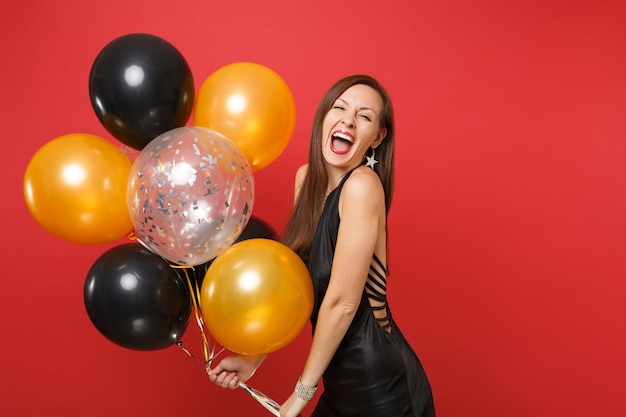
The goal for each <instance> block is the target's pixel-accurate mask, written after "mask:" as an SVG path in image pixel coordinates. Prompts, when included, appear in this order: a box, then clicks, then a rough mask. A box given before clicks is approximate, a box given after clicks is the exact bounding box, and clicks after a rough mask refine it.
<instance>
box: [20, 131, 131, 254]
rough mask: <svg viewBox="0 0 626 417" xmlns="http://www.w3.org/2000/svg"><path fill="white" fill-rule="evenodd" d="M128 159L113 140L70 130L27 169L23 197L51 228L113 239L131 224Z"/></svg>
mask: <svg viewBox="0 0 626 417" xmlns="http://www.w3.org/2000/svg"><path fill="white" fill-rule="evenodd" d="M130 169H131V162H130V160H129V159H128V158H127V157H126V155H124V153H123V152H122V151H121V150H120V149H119V148H118V147H116V146H115V145H113V144H112V143H111V142H109V141H107V140H106V139H103V138H101V137H98V136H94V135H89V134H84V133H72V134H68V135H63V136H60V137H57V138H55V139H53V140H51V141H50V142H48V143H46V144H45V145H43V146H42V147H41V148H40V149H39V150H38V151H37V152H36V153H35V155H34V156H33V157H32V159H31V160H30V162H29V164H28V166H27V168H26V172H25V174H24V198H25V200H26V205H27V206H28V209H29V211H30V213H31V214H32V216H33V217H34V218H35V220H36V221H37V222H38V223H39V224H40V225H41V226H42V227H43V228H44V229H45V230H47V231H48V232H49V233H51V234H53V235H55V236H57V237H59V238H61V239H63V240H67V241H70V242H73V243H84V244H91V243H93V244H97V243H108V242H113V241H115V240H118V239H120V238H122V237H123V236H125V235H128V234H129V233H130V232H131V230H132V228H133V226H132V223H131V220H130V216H129V215H128V210H127V204H126V187H127V183H128V175H129V173H130Z"/></svg>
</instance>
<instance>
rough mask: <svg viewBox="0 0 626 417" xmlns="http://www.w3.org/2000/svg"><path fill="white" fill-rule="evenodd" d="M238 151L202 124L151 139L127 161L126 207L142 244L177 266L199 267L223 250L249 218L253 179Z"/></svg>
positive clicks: (230, 142)
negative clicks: (134, 158) (130, 165)
mask: <svg viewBox="0 0 626 417" xmlns="http://www.w3.org/2000/svg"><path fill="white" fill-rule="evenodd" d="M252 175H253V174H252V170H251V168H250V165H249V163H248V161H247V159H246V157H245V156H244V155H243V153H242V152H241V150H240V149H239V147H238V146H237V145H236V144H235V143H234V142H233V141H231V140H230V139H228V138H227V137H225V136H224V135H222V134H220V133H218V132H216V131H213V130H211V129H207V128H202V127H190V126H187V127H179V128H176V129H172V130H170V131H168V132H165V133H163V134H161V135H159V136H158V137H156V138H155V139H154V140H152V141H151V142H150V143H149V144H148V145H146V147H145V148H143V149H142V151H141V153H140V154H139V155H138V156H137V159H136V160H135V162H134V163H133V166H132V168H131V172H130V175H129V181H128V192H127V201H128V210H129V213H130V217H131V220H132V222H133V225H134V227H135V230H136V231H137V234H138V236H139V238H140V239H141V240H142V241H143V243H144V244H145V245H146V246H147V247H148V248H149V249H151V250H152V251H153V252H154V253H156V254H157V255H160V256H161V257H163V258H165V259H167V260H168V261H170V262H172V263H175V264H179V265H188V266H194V265H200V264H203V263H205V262H208V261H210V260H211V259H213V258H214V257H216V256H217V255H219V254H220V253H221V252H223V251H224V250H226V248H228V247H229V246H230V245H231V244H232V243H233V242H234V241H235V240H236V239H237V237H238V236H239V234H240V233H241V232H242V231H243V229H244V227H245V226H246V224H247V222H248V220H249V219H250V215H251V213H252V206H253V203H254V179H253V176H252Z"/></svg>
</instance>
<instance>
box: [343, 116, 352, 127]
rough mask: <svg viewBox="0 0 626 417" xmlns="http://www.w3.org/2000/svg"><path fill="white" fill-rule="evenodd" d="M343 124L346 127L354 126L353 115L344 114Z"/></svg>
mask: <svg viewBox="0 0 626 417" xmlns="http://www.w3.org/2000/svg"><path fill="white" fill-rule="evenodd" d="M343 124H344V125H346V126H347V127H354V116H352V115H351V114H346V115H345V116H344V117H343Z"/></svg>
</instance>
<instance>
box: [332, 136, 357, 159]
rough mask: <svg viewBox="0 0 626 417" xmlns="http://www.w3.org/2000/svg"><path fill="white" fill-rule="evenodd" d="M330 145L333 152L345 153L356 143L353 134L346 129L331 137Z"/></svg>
mask: <svg viewBox="0 0 626 417" xmlns="http://www.w3.org/2000/svg"><path fill="white" fill-rule="evenodd" d="M330 139H331V142H330V147H331V149H332V151H333V152H335V153H337V154H340V155H343V154H345V153H347V152H348V151H349V150H350V148H352V145H354V138H353V136H352V135H351V134H349V133H348V132H344V131H341V130H340V131H337V132H334V133H333V134H332V136H331V137H330Z"/></svg>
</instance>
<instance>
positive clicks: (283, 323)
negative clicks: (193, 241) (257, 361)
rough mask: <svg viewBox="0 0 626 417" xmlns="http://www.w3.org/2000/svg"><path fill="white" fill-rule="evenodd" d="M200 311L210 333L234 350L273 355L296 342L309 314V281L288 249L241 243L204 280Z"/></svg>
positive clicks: (249, 241) (250, 241)
mask: <svg viewBox="0 0 626 417" xmlns="http://www.w3.org/2000/svg"><path fill="white" fill-rule="evenodd" d="M200 309H201V310H202V316H203V317H204V320H205V323H206V326H207V329H208V330H209V333H210V334H211V335H212V336H213V337H214V338H215V340H216V341H217V342H218V343H219V344H221V345H222V346H224V347H225V348H227V349H229V350H230V351H232V352H236V353H241V354H245V355H248V354H265V353H270V352H274V351H276V350H278V349H280V348H282V347H284V346H286V345H287V344H288V343H289V342H291V341H292V340H293V339H295V338H296V336H298V334H299V333H300V331H302V329H303V328H304V326H305V325H306V323H307V321H308V319H309V317H310V315H311V312H312V310H313V284H312V282H311V276H310V275H309V271H308V270H307V268H306V265H305V264H304V262H303V261H302V260H301V259H300V257H298V255H296V253H295V252H293V251H292V250H291V249H290V248H289V247H287V246H286V245H283V244H282V243H280V242H277V241H274V240H271V239H263V238H255V239H247V240H243V241H241V242H238V243H235V244H234V245H232V246H230V247H229V248H228V249H227V250H226V251H225V252H223V253H222V254H221V255H218V256H217V257H216V258H215V259H214V260H213V262H212V263H211V266H210V267H209V269H208V270H207V272H206V275H205V277H204V280H203V281H202V287H201V290H200Z"/></svg>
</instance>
